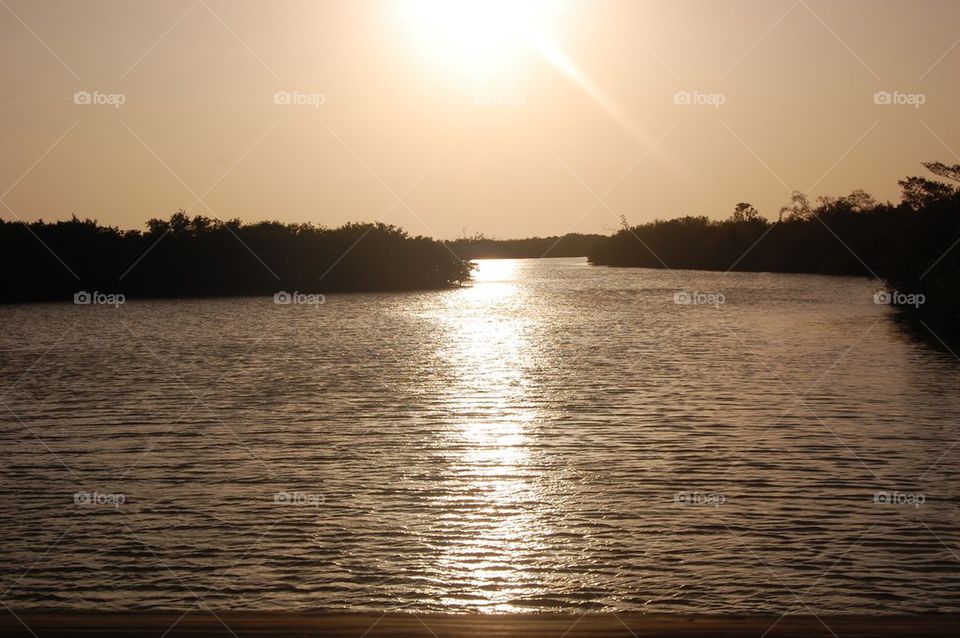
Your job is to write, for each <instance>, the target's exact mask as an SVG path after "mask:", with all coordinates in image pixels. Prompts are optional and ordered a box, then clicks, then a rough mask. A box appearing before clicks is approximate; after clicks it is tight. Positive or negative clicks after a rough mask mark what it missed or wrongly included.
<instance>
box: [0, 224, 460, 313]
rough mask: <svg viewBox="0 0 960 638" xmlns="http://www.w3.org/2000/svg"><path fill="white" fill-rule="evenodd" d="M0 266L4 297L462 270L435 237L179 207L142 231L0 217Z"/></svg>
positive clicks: (397, 279) (372, 279)
mask: <svg viewBox="0 0 960 638" xmlns="http://www.w3.org/2000/svg"><path fill="white" fill-rule="evenodd" d="M38 240H39V241H38ZM60 260H62V262H61V261H60ZM0 267H2V271H3V278H4V283H3V287H2V292H0V301H3V302H15V301H35V300H67V299H71V298H72V295H73V294H74V292H76V291H78V290H86V291H94V290H96V291H101V292H108V293H122V294H124V295H126V296H128V297H193V296H229V295H267V294H273V293H275V292H277V291H279V290H287V291H294V290H296V291H300V292H305V293H311V292H313V293H326V292H352V291H392V290H412V289H435V288H443V287H446V286H450V285H455V284H458V283H461V282H464V281H466V280H468V279H469V277H470V269H469V265H468V264H466V263H464V262H463V260H461V259H458V258H457V257H456V256H455V255H454V254H453V253H452V252H451V251H450V250H448V249H447V248H446V247H445V246H444V245H443V244H442V243H440V242H437V241H435V240H432V239H429V238H426V237H420V236H417V237H411V236H409V235H408V234H407V233H406V232H404V231H403V230H401V229H399V228H397V227H395V226H390V225H384V224H359V223H353V224H347V225H345V226H342V227H340V228H337V229H326V228H318V227H316V226H313V225H310V224H299V225H297V224H280V223H277V222H261V223H257V224H241V223H240V222H239V220H231V221H226V222H223V221H220V220H217V219H210V218H208V217H203V216H197V217H193V218H191V217H189V216H187V215H186V214H184V213H183V212H178V213H176V214H174V215H173V216H172V217H170V219H169V220H160V219H151V220H150V221H149V222H148V223H147V231H146V232H140V231H122V230H119V229H118V228H109V227H103V226H99V225H98V224H97V223H96V222H95V221H92V220H89V219H88V220H83V221H81V220H79V219H77V218H76V217H74V218H73V219H72V220H70V221H60V222H54V223H44V222H42V221H39V222H35V223H31V224H24V223H20V222H7V221H2V220H0ZM71 271H72V273H73V274H72V273H71ZM74 274H75V275H76V276H74Z"/></svg>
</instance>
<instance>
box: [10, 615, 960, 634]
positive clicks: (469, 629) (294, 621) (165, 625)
mask: <svg viewBox="0 0 960 638" xmlns="http://www.w3.org/2000/svg"><path fill="white" fill-rule="evenodd" d="M958 626H960V616H958V615H935V616H862V615H861V616H820V618H819V619H818V618H817V617H815V616H801V615H798V616H781V617H778V616H713V615H711V616H707V615H703V616H700V615H681V614H662V613H658V614H635V613H630V614H616V615H614V614H602V613H601V614H584V615H577V614H560V613H539V614H503V615H499V614H474V615H456V614H417V615H414V614H403V613H391V614H383V615H379V614H369V613H313V612H283V611H267V612H255V611H225V612H217V613H216V615H214V613H211V612H209V611H203V610H201V611H197V610H191V611H188V612H187V613H183V612H175V611H135V612H89V611H41V610H26V611H17V610H15V609H11V608H7V609H5V610H3V613H2V614H0V634H2V635H4V636H7V637H8V638H20V637H25V638H26V637H30V638H48V637H49V638H56V637H61V636H63V637H66V636H131V637H139V636H153V637H154V638H158V637H159V636H169V637H171V638H173V637H176V636H180V637H186V636H196V637H201V636H203V637H209V636H226V637H235V638H241V637H243V636H281V637H283V636H289V637H291V638H292V637H293V636H301V637H302V636H323V637H327V638H333V637H335V636H344V637H346V636H354V637H356V638H360V637H361V636H364V637H370V638H374V637H376V636H401V637H404V638H414V637H416V638H420V637H423V638H446V637H448V636H449V637H459V636H462V637H476V638H480V637H497V636H502V637H506V636H523V637H525V638H537V637H541V636H542V637H544V638H546V637H548V636H549V637H550V638H576V637H578V636H579V637H582V638H585V637H587V636H595V637H601V638H606V637H609V638H614V637H619V638H629V637H630V636H631V635H633V636H637V637H638V638H639V637H641V636H643V637H646V638H651V637H654V636H663V637H691V638H692V637H698V636H721V637H733V636H755V637H756V638H761V636H762V637H764V638H775V637H778V636H779V637H794V636H796V637H798V638H799V637H801V636H803V637H814V636H826V637H831V636H832V637H833V638H836V637H837V636H842V637H843V638H857V637H864V638H866V637H868V636H869V637H871V638H876V637H881V636H904V637H906V636H909V637H911V638H922V637H925V636H929V637H940V636H954V635H956V632H957V628H958Z"/></svg>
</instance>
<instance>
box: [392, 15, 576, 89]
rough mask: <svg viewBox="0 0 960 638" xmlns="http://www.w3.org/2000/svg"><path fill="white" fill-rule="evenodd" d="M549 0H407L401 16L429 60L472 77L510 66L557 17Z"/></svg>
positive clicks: (520, 59)
mask: <svg viewBox="0 0 960 638" xmlns="http://www.w3.org/2000/svg"><path fill="white" fill-rule="evenodd" d="M559 4H560V3H558V2H556V0H554V1H552V2H551V1H550V0H406V1H405V2H401V3H399V5H398V7H399V10H400V17H401V19H402V21H403V23H404V24H405V26H406V27H407V29H408V30H409V31H410V35H411V37H412V39H413V41H415V42H416V43H417V46H418V48H419V49H420V52H421V53H422V54H423V55H424V56H425V57H426V58H427V59H429V60H430V61H431V62H434V63H437V64H441V65H443V66H447V67H450V68H451V69H453V70H454V71H455V72H456V73H457V74H459V75H462V76H472V77H470V79H488V78H490V77H493V76H496V75H498V74H500V73H503V72H506V71H510V70H512V67H515V66H517V65H519V64H520V63H522V62H523V60H524V58H525V57H527V54H528V53H529V51H530V49H531V46H532V44H533V43H534V42H536V41H539V40H542V39H543V37H544V31H545V30H546V28H547V26H548V25H549V23H550V22H551V20H552V19H553V18H554V17H555V14H556V12H557V10H558V5H559Z"/></svg>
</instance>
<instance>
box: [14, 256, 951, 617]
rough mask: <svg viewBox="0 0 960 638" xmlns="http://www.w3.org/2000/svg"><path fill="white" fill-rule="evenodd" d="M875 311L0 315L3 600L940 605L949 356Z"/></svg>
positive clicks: (755, 305)
mask: <svg viewBox="0 0 960 638" xmlns="http://www.w3.org/2000/svg"><path fill="white" fill-rule="evenodd" d="M874 288H875V285H874V283H873V282H870V281H867V280H863V279H842V278H829V277H815V276H801V275H775V274H737V273H731V274H728V275H723V274H720V273H701V272H679V273H671V272H666V271H653V270H638V269H626V270H618V269H607V268H595V267H590V266H588V265H587V264H586V263H585V261H583V260H580V259H550V260H520V261H510V260H504V261H487V262H481V266H480V271H479V276H478V281H477V283H476V285H474V286H472V287H469V288H463V289H458V290H450V291H444V292H425V293H413V294H376V295H338V296H330V297H328V298H327V299H326V303H325V304H323V305H321V306H301V305H276V304H274V303H273V300H272V299H253V298H249V299H224V300H197V301H165V300H164V301H130V302H128V303H127V304H125V305H123V306H121V307H120V308H111V307H95V306H74V305H72V304H37V305H21V306H9V307H3V308H0V316H2V325H3V327H4V330H3V333H2V335H0V362H2V367H0V388H2V390H0V391H2V392H3V405H2V406H0V409H2V416H0V444H2V450H3V455H2V462H0V489H2V500H0V533H2V535H3V545H4V548H3V552H2V554H3V558H2V561H0V575H2V581H3V583H4V585H3V589H5V590H6V589H7V588H9V589H8V590H7V593H5V594H4V595H3V597H2V598H3V601H4V602H5V603H6V604H8V605H11V606H13V607H71V608H95V609H115V608H116V609H120V608H178V609H186V608H189V607H191V606H193V605H194V604H196V603H197V597H198V596H203V597H204V600H205V604H207V605H209V606H210V607H212V608H214V609H217V608H220V609H225V608H239V609H275V608H284V609H291V608H303V609H308V608H309V609H323V610H336V609H349V610H354V611H384V610H398V609H403V610H410V611H427V610H434V611H436V610H442V611H477V610H479V611H539V610H553V611H557V610H566V611H572V610H583V611H610V610H632V611H676V612H720V613H733V612H745V613H750V612H769V613H783V612H785V611H788V610H793V611H794V612H795V613H811V612H816V613H852V612H870V613H904V612H930V611H952V612H958V611H960V525H958V523H960V516H958V511H960V510H958V500H957V490H958V487H957V486H958V484H960V482H958V478H960V445H958V446H957V447H955V448H952V447H951V446H952V445H953V444H954V442H955V441H956V440H957V438H958V436H960V432H958V424H957V419H956V416H957V414H958V411H960V395H958V393H957V388H958V385H960V364H958V363H957V361H956V360H955V359H954V358H953V357H952V356H951V355H950V354H949V353H947V354H944V353H942V352H939V351H937V350H934V349H931V348H929V347H928V346H926V345H924V344H923V343H922V342H919V341H917V340H915V339H913V338H911V337H910V336H908V335H906V334H905V333H904V332H903V330H902V329H901V328H900V327H898V325H897V324H896V323H895V322H894V321H893V320H892V319H891V317H890V313H889V309H888V308H887V307H885V306H877V305H874V304H873V298H872V295H873V292H874ZM679 290H686V291H689V292H694V291H696V292H700V293H722V295H723V298H722V301H723V302H724V303H723V304H717V305H710V304H706V303H703V304H676V303H674V294H675V293H676V292H677V291H679ZM699 299H700V300H705V299H706V297H703V296H701V297H700V298H699ZM719 300H720V298H715V299H714V301H719ZM878 491H884V492H888V493H890V494H893V493H894V492H895V491H896V492H897V494H896V495H895V496H894V497H893V500H896V501H899V502H897V503H893V504H885V503H875V502H874V501H875V493H877V492H878ZM78 493H79V496H77V494H78ZM86 494H89V495H90V496H89V497H88V496H86ZM883 498H884V497H883V496H881V498H880V500H883ZM78 500H79V501H94V502H80V503H77V502H76V501H78ZM921 500H922V503H921V502H920V501H921ZM120 501H122V502H120Z"/></svg>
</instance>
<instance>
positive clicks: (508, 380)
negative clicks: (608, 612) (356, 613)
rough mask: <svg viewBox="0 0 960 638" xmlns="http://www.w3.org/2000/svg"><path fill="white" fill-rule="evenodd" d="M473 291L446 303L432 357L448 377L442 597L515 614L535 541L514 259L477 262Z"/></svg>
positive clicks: (525, 317) (526, 357)
mask: <svg viewBox="0 0 960 638" xmlns="http://www.w3.org/2000/svg"><path fill="white" fill-rule="evenodd" d="M478 266H479V267H478V269H477V271H476V272H475V277H474V281H475V283H474V285H473V286H471V287H468V288H464V289H462V290H460V291H458V292H457V294H456V295H455V296H453V297H452V298H451V300H450V306H449V312H448V313H447V315H446V316H445V317H443V318H442V320H443V321H444V322H445V323H446V340H445V343H444V344H443V345H442V346H441V356H442V357H443V359H445V360H446V361H447V362H448V363H450V364H451V365H452V367H453V368H454V369H455V370H456V371H457V372H456V374H455V381H454V382H453V383H452V384H451V387H450V388H449V397H448V399H449V400H448V403H447V410H448V415H449V426H448V427H449V430H448V433H447V434H448V436H449V437H450V439H451V441H450V443H451V444H452V445H451V446H450V447H451V448H452V449H454V450H456V452H455V453H454V454H453V456H452V458H450V459H449V466H448V468H449V476H448V477H447V480H448V481H449V483H448V484H449V485H451V486H453V490H452V491H453V494H450V493H449V492H448V493H447V494H446V496H445V497H443V498H442V499H441V500H442V502H440V503H437V506H438V509H439V511H441V512H442V513H443V514H442V522H441V525H442V526H443V530H442V531H443V538H444V539H445V541H444V542H445V547H444V548H443V555H442V558H441V559H440V561H441V566H440V568H441V571H442V572H443V573H446V574H448V575H449V577H450V580H451V581H453V582H455V583H456V585H455V586H452V587H450V596H449V598H448V599H447V600H446V601H445V602H447V603H450V604H452V605H464V604H466V605H473V606H476V607H477V609H478V611H497V612H503V611H520V610H521V608H519V607H517V606H515V605H513V604H511V602H510V601H511V600H514V599H518V598H521V597H523V596H525V595H529V594H530V593H532V591H533V583H530V582H529V580H525V581H521V580H520V579H519V574H520V573H521V572H523V571H525V569H524V568H523V567H522V565H524V564H527V563H530V562H532V561H533V560H534V558H535V556H534V552H535V551H536V548H537V547H538V546H540V545H541V535H542V533H543V531H544V530H543V525H542V521H540V514H539V510H538V508H537V505H536V504H537V503H539V502H540V501H542V494H540V489H539V486H538V484H537V482H536V479H537V475H536V470H535V468H534V467H532V466H533V459H532V458H531V452H530V450H531V447H532V440H531V437H532V430H533V428H534V427H535V425H536V423H535V422H536V418H537V412H536V408H535V406H534V403H533V401H532V400H531V397H530V396H528V381H529V380H528V378H527V376H526V373H525V369H526V368H527V367H529V366H530V365H531V364H532V361H531V357H532V352H533V350H532V343H531V341H530V338H529V332H530V327H531V326H530V319H529V317H530V315H529V313H527V312H523V313H521V312H520V311H519V310H520V309H523V307H524V303H525V300H524V299H523V294H522V292H521V291H520V290H519V289H518V287H517V286H516V285H515V278H516V275H517V271H518V268H519V267H520V266H519V262H517V261H516V260H481V261H480V263H479V264H478Z"/></svg>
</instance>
